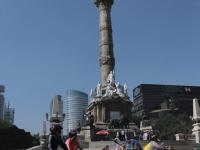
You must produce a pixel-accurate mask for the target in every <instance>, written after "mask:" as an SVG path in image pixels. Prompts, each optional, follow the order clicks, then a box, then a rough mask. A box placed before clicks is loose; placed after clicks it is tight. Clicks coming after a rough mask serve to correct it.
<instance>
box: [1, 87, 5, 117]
mask: <svg viewBox="0 0 200 150" xmlns="http://www.w3.org/2000/svg"><path fill="white" fill-rule="evenodd" d="M4 92H5V87H4V86H3V85H0V120H4V109H5V99H4V95H3V93H4Z"/></svg>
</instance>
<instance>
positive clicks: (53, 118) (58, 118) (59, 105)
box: [50, 95, 64, 125]
mask: <svg viewBox="0 0 200 150" xmlns="http://www.w3.org/2000/svg"><path fill="white" fill-rule="evenodd" d="M63 120H64V118H63V101H62V97H61V95H56V96H54V98H53V99H52V101H51V106H50V122H51V124H54V123H61V125H62V121H63Z"/></svg>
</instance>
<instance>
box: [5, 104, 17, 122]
mask: <svg viewBox="0 0 200 150" xmlns="http://www.w3.org/2000/svg"><path fill="white" fill-rule="evenodd" d="M14 115H15V109H14V108H10V104H9V103H8V105H7V106H6V105H5V110H4V121H6V122H8V123H10V124H14Z"/></svg>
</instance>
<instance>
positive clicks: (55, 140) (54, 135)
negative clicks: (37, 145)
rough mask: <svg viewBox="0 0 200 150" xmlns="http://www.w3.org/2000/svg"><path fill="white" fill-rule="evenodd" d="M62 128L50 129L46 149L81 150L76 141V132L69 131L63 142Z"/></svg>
mask: <svg viewBox="0 0 200 150" xmlns="http://www.w3.org/2000/svg"><path fill="white" fill-rule="evenodd" d="M61 131H62V127H61V126H60V125H54V126H53V127H52V128H51V129H50V135H49V139H48V149H49V150H57V149H58V147H61V148H62V149H63V150H82V148H81V146H80V144H79V142H78V139H77V132H76V130H71V131H70V132H69V135H68V137H67V139H66V141H65V142H63V139H62V137H61Z"/></svg>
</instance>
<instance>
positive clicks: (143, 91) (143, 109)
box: [133, 84, 200, 117]
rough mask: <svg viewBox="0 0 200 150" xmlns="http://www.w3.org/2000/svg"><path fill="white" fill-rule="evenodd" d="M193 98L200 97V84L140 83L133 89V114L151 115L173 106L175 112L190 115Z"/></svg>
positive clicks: (139, 115) (140, 115)
mask: <svg viewBox="0 0 200 150" xmlns="http://www.w3.org/2000/svg"><path fill="white" fill-rule="evenodd" d="M193 98H197V99H200V86H187V85H185V86H179V85H159V84H140V85H138V86H137V87H136V88H135V89H133V104H134V109H133V114H134V115H135V116H138V117H142V116H151V115H153V114H154V113H155V112H160V111H161V112H162V111H164V110H168V109H166V108H171V107H174V108H177V113H187V114H188V115H192V100H193Z"/></svg>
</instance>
